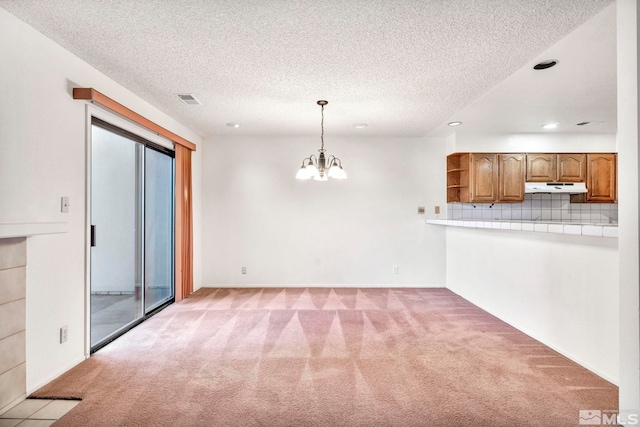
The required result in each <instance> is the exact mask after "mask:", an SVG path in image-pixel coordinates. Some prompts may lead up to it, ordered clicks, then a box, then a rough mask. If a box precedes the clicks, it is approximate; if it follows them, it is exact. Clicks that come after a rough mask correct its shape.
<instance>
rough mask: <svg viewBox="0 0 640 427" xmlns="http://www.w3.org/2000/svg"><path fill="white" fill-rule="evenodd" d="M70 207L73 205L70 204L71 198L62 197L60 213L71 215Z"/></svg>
mask: <svg viewBox="0 0 640 427" xmlns="http://www.w3.org/2000/svg"><path fill="white" fill-rule="evenodd" d="M69 206H71V203H70V202H69V198H68V197H61V198H60V212H62V213H69Z"/></svg>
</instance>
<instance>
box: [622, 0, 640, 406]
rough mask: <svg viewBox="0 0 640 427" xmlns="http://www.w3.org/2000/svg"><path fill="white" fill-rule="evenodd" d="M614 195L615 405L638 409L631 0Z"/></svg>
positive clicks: (626, 7)
mask: <svg viewBox="0 0 640 427" xmlns="http://www.w3.org/2000/svg"><path fill="white" fill-rule="evenodd" d="M617 7H618V19H617V32H618V44H617V49H618V64H617V69H618V140H617V142H618V176H619V178H620V179H619V183H618V196H619V198H620V204H619V207H618V209H619V228H620V230H619V235H620V238H619V239H618V242H619V248H620V338H621V340H620V344H621V345H620V410H621V411H631V412H634V413H635V414H638V413H640V375H639V368H640V345H639V344H640V343H639V340H640V318H639V315H638V310H639V308H640V304H639V301H640V292H639V289H638V288H639V285H638V284H639V283H640V271H639V267H638V259H639V258H640V250H639V247H638V221H639V219H640V216H639V211H640V206H639V197H638V192H639V188H638V169H639V168H640V161H639V158H638V127H639V123H640V120H639V117H638V115H639V114H640V111H639V110H638V101H639V99H640V96H639V86H638V59H639V55H638V23H639V22H640V19H639V18H638V14H639V9H638V4H637V1H636V0H618V4H617Z"/></svg>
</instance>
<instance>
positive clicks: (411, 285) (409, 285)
mask: <svg viewBox="0 0 640 427" xmlns="http://www.w3.org/2000/svg"><path fill="white" fill-rule="evenodd" d="M202 288H213V289H217V288H222V289H227V288H238V289H247V288H249V289H250V288H359V289H367V288H389V289H402V288H418V289H419V288H424V289H440V288H441V289H447V287H446V286H445V285H443V284H430V285H428V284H424V283H421V284H415V283H407V284H405V283H400V284H398V283H396V284H388V283H376V284H369V283H366V284H363V283H361V284H357V285H355V284H342V283H341V284H339V285H337V284H335V283H334V284H321V283H320V284H316V283H314V284H287V285H283V284H281V283H270V284H266V285H265V284H257V283H243V284H238V283H235V284H224V285H217V284H216V285H213V284H211V285H203V286H200V287H199V288H198V289H202Z"/></svg>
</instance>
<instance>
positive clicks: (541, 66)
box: [533, 59, 558, 70]
mask: <svg viewBox="0 0 640 427" xmlns="http://www.w3.org/2000/svg"><path fill="white" fill-rule="evenodd" d="M557 63H558V60H557V59H549V60H547V61H542V62H539V63H537V64H536V65H534V66H533V69H534V70H546V69H547V68H551V67H553V66H554V65H556V64H557Z"/></svg>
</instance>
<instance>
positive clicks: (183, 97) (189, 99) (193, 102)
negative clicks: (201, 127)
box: [178, 93, 202, 105]
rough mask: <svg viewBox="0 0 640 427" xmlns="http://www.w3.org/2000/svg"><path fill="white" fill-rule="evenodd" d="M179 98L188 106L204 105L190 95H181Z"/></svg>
mask: <svg viewBox="0 0 640 427" xmlns="http://www.w3.org/2000/svg"><path fill="white" fill-rule="evenodd" d="M178 98H180V100H181V101H182V102H184V103H185V104H187V105H202V102H200V101H198V100H197V99H196V97H195V96H193V95H191V94H190V93H179V94H178Z"/></svg>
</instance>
